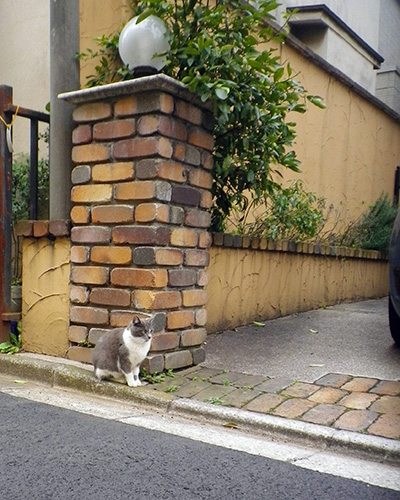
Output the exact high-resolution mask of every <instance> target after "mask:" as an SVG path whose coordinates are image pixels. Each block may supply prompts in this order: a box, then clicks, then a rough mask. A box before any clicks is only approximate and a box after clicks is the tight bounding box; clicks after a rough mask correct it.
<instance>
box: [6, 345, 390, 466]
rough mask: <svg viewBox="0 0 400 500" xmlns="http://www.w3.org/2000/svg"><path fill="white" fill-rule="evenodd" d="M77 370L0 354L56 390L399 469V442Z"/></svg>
mask: <svg viewBox="0 0 400 500" xmlns="http://www.w3.org/2000/svg"><path fill="white" fill-rule="evenodd" d="M63 361H64V360H63ZM79 365H80V364H78V363H75V364H73V363H67V362H66V361H65V362H60V361H59V360H58V359H57V358H52V360H47V359H41V358H39V357H35V356H34V355H28V356H25V355H24V354H20V355H14V356H9V355H0V373H2V374H4V375H7V376H11V377H18V378H22V379H28V380H33V381H36V382H39V383H42V384H45V385H49V386H51V387H54V388H62V389H72V390H75V391H79V392H84V393H87V394H93V395H96V396H100V397H107V398H112V399H118V400H122V401H129V402H131V403H132V404H134V405H137V406H140V407H142V408H146V409H153V410H154V411H162V412H164V413H166V414H168V415H171V416H180V417H186V418H188V417H189V418H191V419H192V420H198V421H202V422H207V423H213V424H216V425H222V426H227V427H233V428H236V427H237V428H238V429H240V430H242V431H245V432H248V433H251V434H253V435H262V436H265V437H268V438H271V439H273V440H277V441H278V440H279V441H284V442H290V443H291V444H298V445H303V446H304V445H306V446H313V447H317V448H318V449H320V450H323V451H332V452H340V453H345V454H346V455H351V456H355V457H357V458H365V459H368V460H372V461H378V462H385V463H390V464H393V465H399V464H400V442H399V441H395V440H390V439H386V438H383V437H375V436H370V435H363V434H360V433H356V432H349V431H345V430H339V429H333V428H331V427H325V426H321V425H318V424H311V423H307V422H301V421H298V420H289V419H285V418H282V417H278V416H272V415H265V414H261V413H256V412H251V411H248V410H243V409H237V408H229V407H225V406H220V405H212V404H209V403H202V402H200V401H195V400H191V399H186V398H179V397H177V396H174V395H173V393H164V392H160V391H155V390H153V389H150V388H149V387H146V386H144V387H140V388H130V387H128V386H126V385H121V384H116V383H112V382H98V381H97V380H96V379H95V378H94V377H93V375H92V372H91V369H90V368H91V367H89V368H83V367H82V366H79ZM233 430H234V429H233Z"/></svg>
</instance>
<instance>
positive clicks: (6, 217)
mask: <svg viewBox="0 0 400 500" xmlns="http://www.w3.org/2000/svg"><path fill="white" fill-rule="evenodd" d="M11 105H12V88H11V87H9V86H8V85H0V115H1V117H2V118H3V120H5V122H6V123H8V120H9V117H8V116H7V115H6V113H5V110H6V109H7V108H8V107H9V106H11ZM6 133H7V129H6V127H5V125H4V124H3V123H0V341H1V342H3V341H4V340H9V337H10V323H8V322H6V321H3V314H4V313H7V312H9V311H10V309H11V244H12V155H11V152H10V151H9V150H8V147H7V139H6Z"/></svg>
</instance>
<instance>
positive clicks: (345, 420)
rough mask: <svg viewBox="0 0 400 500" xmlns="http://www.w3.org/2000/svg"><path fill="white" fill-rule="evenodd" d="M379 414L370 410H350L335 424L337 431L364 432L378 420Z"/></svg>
mask: <svg viewBox="0 0 400 500" xmlns="http://www.w3.org/2000/svg"><path fill="white" fill-rule="evenodd" d="M377 418H378V414H377V413H374V412H373V411H369V410H350V411H348V412H346V413H344V414H343V415H342V416H341V417H339V418H338V420H336V422H335V423H334V424H333V426H334V427H336V428H337V429H346V430H347V431H358V432H360V431H364V430H365V429H367V427H369V426H370V425H371V424H372V423H373V422H374V421H375V420H376V419H377Z"/></svg>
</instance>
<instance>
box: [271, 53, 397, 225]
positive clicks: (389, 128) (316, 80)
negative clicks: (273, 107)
mask: <svg viewBox="0 0 400 500" xmlns="http://www.w3.org/2000/svg"><path fill="white" fill-rule="evenodd" d="M281 59H282V61H290V65H291V66H292V68H293V72H294V73H295V72H296V71H299V72H300V75H299V77H298V79H299V80H300V81H301V83H302V84H303V85H304V87H305V88H306V89H307V90H308V91H309V92H310V93H311V94H317V95H320V96H321V97H322V98H323V99H324V102H325V104H326V109H325V110H321V109H319V108H317V107H315V106H314V105H312V104H310V103H309V104H308V111H307V112H306V113H305V114H303V115H300V114H299V113H293V120H294V121H295V122H296V123H297V127H296V130H297V138H296V141H295V144H294V149H295V151H296V153H297V155H298V158H299V159H300V160H301V162H302V164H301V166H300V168H301V171H302V172H301V174H300V175H298V176H296V175H293V174H291V175H290V178H292V179H294V178H296V177H297V178H301V179H303V180H304V181H305V187H306V189H308V190H310V191H313V192H316V193H317V194H318V196H324V197H326V199H327V202H328V205H329V204H333V206H334V208H335V211H336V213H337V219H338V221H339V222H340V223H342V224H344V223H346V222H349V221H351V220H355V219H356V218H357V217H358V216H359V215H360V214H361V213H362V212H363V211H364V210H365V209H366V208H368V206H369V205H370V204H372V203H373V202H374V201H376V200H377V199H378V198H379V196H380V195H381V193H382V192H386V193H388V195H389V197H390V199H391V197H392V195H393V188H394V175H395V169H396V166H397V165H399V164H400V122H399V121H396V120H395V119H393V118H391V117H390V116H389V115H388V114H386V113H385V112H384V111H383V110H382V109H380V108H378V107H377V106H375V105H374V104H373V103H372V102H370V101H369V100H367V99H365V98H364V97H362V96H361V95H359V94H357V93H356V92H355V91H354V90H352V89H351V88H350V87H349V86H347V85H345V84H344V83H342V82H340V81H339V80H338V79H337V78H335V76H333V75H331V74H330V73H328V72H327V71H325V70H323V69H322V68H321V67H319V66H317V65H316V64H315V63H314V62H312V61H311V60H310V59H306V58H305V57H304V56H303V55H302V54H301V53H299V52H297V51H295V50H294V49H293V48H291V47H290V46H289V45H288V44H284V45H282V46H281ZM332 222H334V221H333V220H332Z"/></svg>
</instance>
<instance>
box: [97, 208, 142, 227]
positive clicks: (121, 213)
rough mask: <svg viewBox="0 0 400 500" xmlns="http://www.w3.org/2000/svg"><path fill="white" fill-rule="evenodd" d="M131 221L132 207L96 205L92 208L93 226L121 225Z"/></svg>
mask: <svg viewBox="0 0 400 500" xmlns="http://www.w3.org/2000/svg"><path fill="white" fill-rule="evenodd" d="M133 220H134V217H133V207H132V206H130V205H98V206H97V207H93V208H92V222H94V223H95V224H97V223H101V224H123V223H124V222H133Z"/></svg>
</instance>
